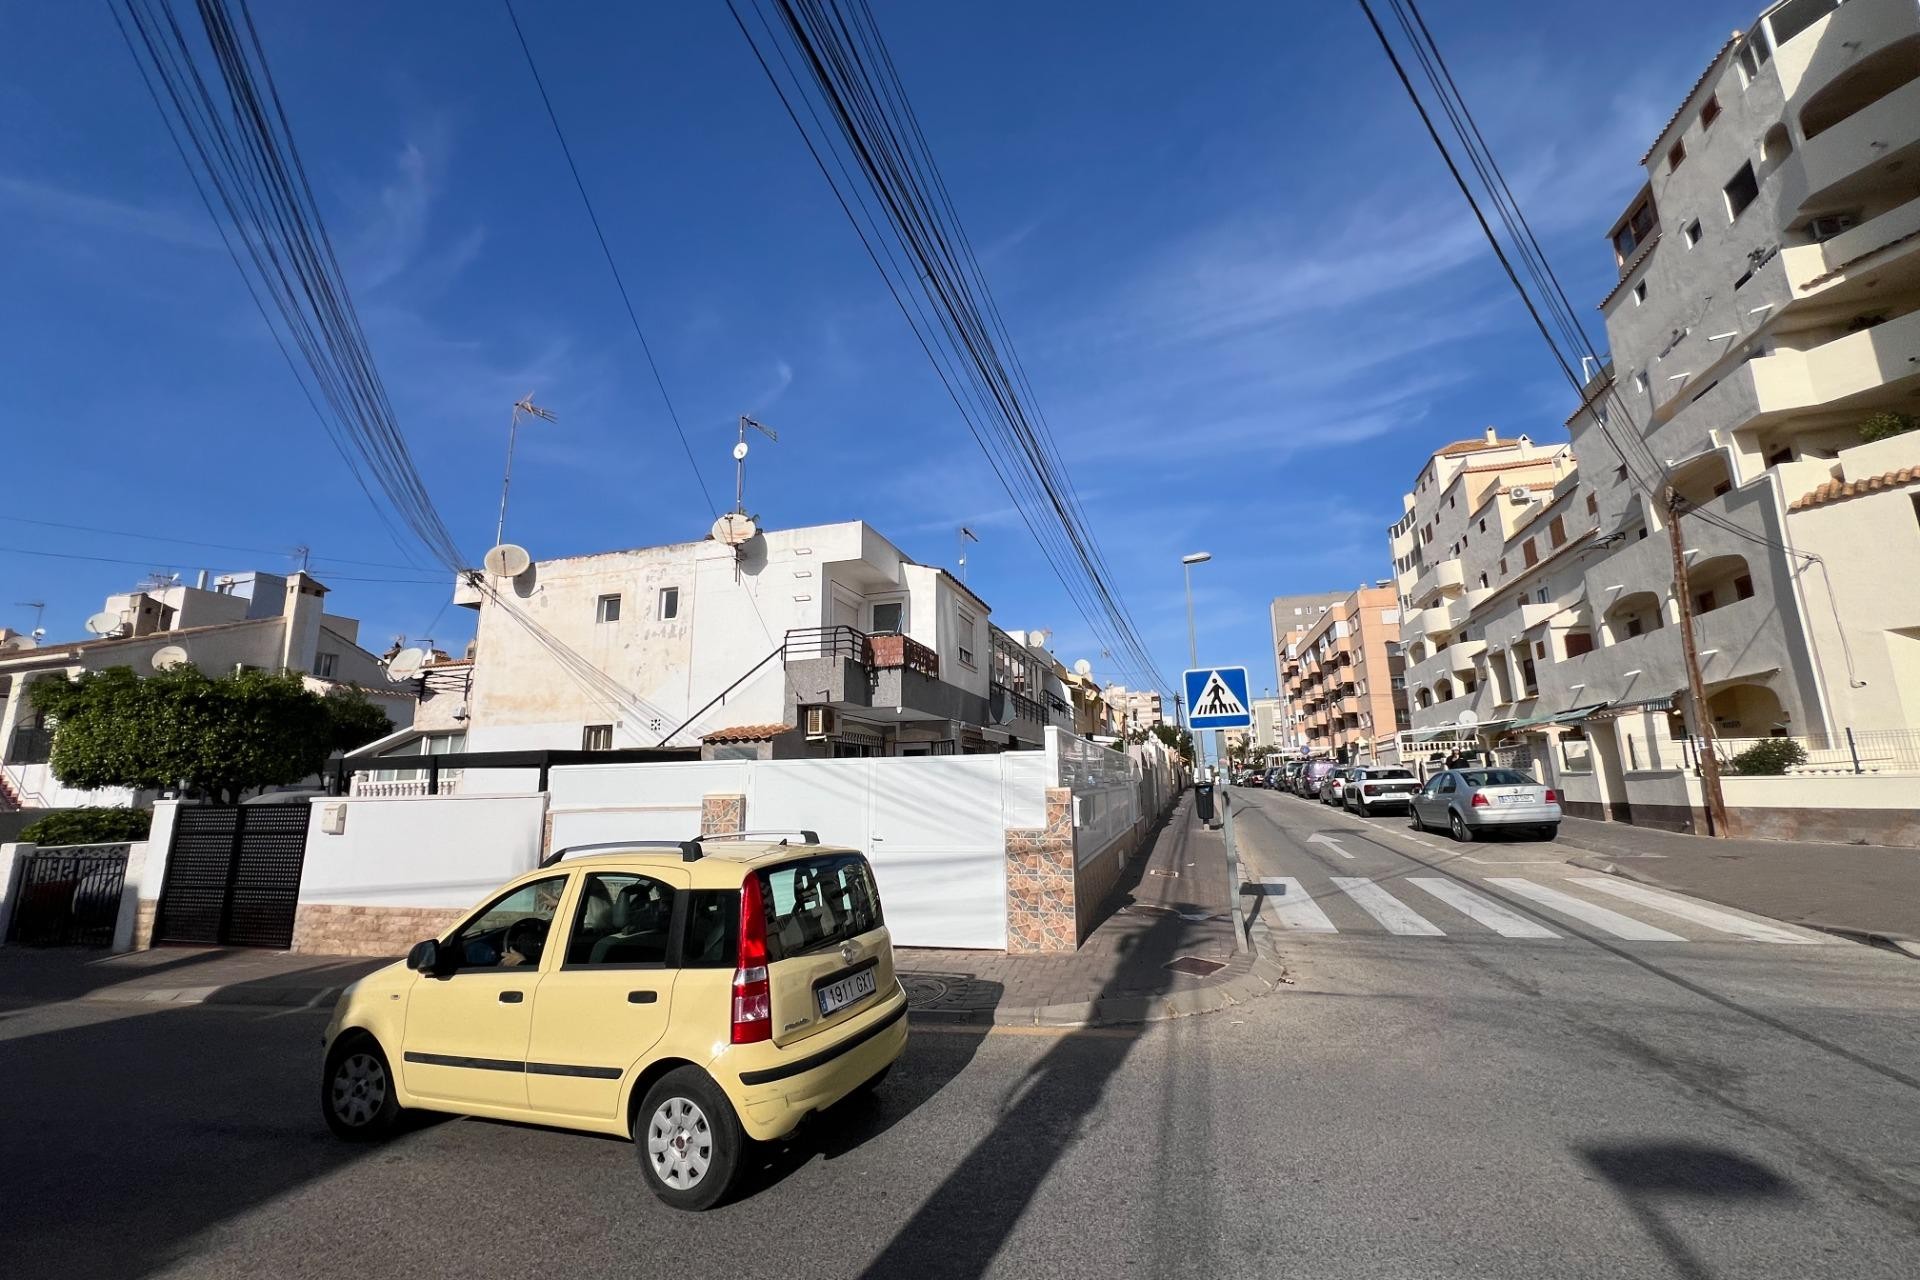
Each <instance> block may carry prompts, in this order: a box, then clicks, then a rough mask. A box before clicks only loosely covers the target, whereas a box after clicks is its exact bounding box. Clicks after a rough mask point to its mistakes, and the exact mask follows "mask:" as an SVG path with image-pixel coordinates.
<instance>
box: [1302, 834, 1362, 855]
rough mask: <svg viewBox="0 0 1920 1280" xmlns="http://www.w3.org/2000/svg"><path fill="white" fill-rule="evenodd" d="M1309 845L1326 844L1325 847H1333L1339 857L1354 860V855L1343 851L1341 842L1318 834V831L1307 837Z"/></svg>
mask: <svg viewBox="0 0 1920 1280" xmlns="http://www.w3.org/2000/svg"><path fill="white" fill-rule="evenodd" d="M1307 843H1308V844H1325V845H1332V846H1333V851H1334V852H1335V853H1337V854H1339V855H1340V856H1341V857H1343V858H1352V857H1353V855H1352V854H1350V853H1348V852H1347V851H1346V850H1345V849H1342V848H1341V847H1340V842H1339V841H1338V840H1335V839H1334V838H1333V837H1332V836H1329V835H1322V834H1321V833H1319V832H1317V831H1316V832H1314V833H1313V834H1312V835H1310V836H1308V837H1307Z"/></svg>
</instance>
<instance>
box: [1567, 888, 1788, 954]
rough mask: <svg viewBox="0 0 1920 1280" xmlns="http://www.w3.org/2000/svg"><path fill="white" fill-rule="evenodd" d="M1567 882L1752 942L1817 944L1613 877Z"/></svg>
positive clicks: (1781, 930) (1783, 931) (1770, 926)
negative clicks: (1637, 903)
mask: <svg viewBox="0 0 1920 1280" xmlns="http://www.w3.org/2000/svg"><path fill="white" fill-rule="evenodd" d="M1571 883H1573V884H1577V885H1584V886H1586V887H1587V888H1589V889H1598V890H1599V891H1600V892H1602V893H1610V894H1612V895H1613V896H1614V897H1616V898H1625V899H1627V900H1628V901H1629V902H1639V903H1644V904H1645V905H1647V906H1649V907H1654V908H1657V909H1658V910H1661V911H1665V912H1668V913H1669V914H1672V915H1676V916H1679V917H1680V918H1681V919H1682V920H1691V921H1693V922H1694V923H1695V924H1701V925H1705V926H1706V927H1707V928H1709V929H1713V930H1717V931H1718V932H1720V933H1731V934H1733V935H1734V936H1735V937H1740V938H1746V939H1748V940H1749V941H1752V942H1781V943H1797V944H1799V945H1802V946H1818V945H1819V943H1820V939H1818V938H1808V937H1803V936H1802V935H1800V934H1797V933H1789V932H1788V931H1787V930H1785V929H1781V928H1778V927H1776V926H1774V925H1770V924H1761V923H1760V922H1759V921H1758V920H1743V919H1741V918H1740V917H1739V916H1736V915H1733V914H1732V913H1730V912H1726V911H1718V910H1715V909H1714V908H1713V907H1709V906H1706V905H1705V904H1703V903H1699V902H1692V901H1689V900H1688V899H1685V898H1676V897H1673V896H1672V895H1670V894H1665V893H1661V892H1659V891H1657V890H1654V889H1649V888H1647V887H1646V886H1645V885H1638V884H1634V883H1633V882H1631V881H1628V880H1613V879H1609V878H1607V877H1605V876H1580V877H1576V878H1574V879H1573V880H1572V881H1571Z"/></svg>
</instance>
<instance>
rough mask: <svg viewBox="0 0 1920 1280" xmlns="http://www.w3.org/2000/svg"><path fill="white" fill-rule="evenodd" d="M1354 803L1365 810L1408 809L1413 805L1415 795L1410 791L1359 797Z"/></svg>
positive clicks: (1356, 797)
mask: <svg viewBox="0 0 1920 1280" xmlns="http://www.w3.org/2000/svg"><path fill="white" fill-rule="evenodd" d="M1353 802H1354V803H1355V804H1357V805H1359V806H1360V807H1361V808H1363V809H1406V808H1410V807H1411V806H1412V805H1413V793H1412V792H1410V791H1402V792H1391V791H1390V792H1388V793H1387V794H1385V795H1377V796H1369V795H1357V796H1355V797H1354V798H1353Z"/></svg>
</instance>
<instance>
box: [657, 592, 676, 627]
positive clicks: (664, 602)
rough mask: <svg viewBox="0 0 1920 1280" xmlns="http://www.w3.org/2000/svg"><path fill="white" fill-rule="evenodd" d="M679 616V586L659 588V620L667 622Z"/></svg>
mask: <svg viewBox="0 0 1920 1280" xmlns="http://www.w3.org/2000/svg"><path fill="white" fill-rule="evenodd" d="M679 616H680V588H678V587H662V588H660V621H662V622H669V621H671V620H672V619H674V618H677V617H679Z"/></svg>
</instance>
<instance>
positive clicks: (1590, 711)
mask: <svg viewBox="0 0 1920 1280" xmlns="http://www.w3.org/2000/svg"><path fill="white" fill-rule="evenodd" d="M1672 709H1673V695H1672V694H1668V695H1667V696H1666V697H1663V698H1642V699H1640V700H1639V701H1638V702H1602V703H1600V704H1598V705H1597V706H1593V707H1589V708H1587V709H1586V715H1584V716H1583V717H1581V718H1582V719H1585V720H1612V719H1614V718H1615V717H1616V716H1623V715H1626V714H1627V713H1628V712H1630V711H1671V710H1672Z"/></svg>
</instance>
